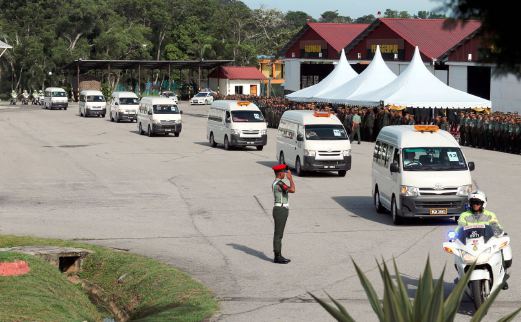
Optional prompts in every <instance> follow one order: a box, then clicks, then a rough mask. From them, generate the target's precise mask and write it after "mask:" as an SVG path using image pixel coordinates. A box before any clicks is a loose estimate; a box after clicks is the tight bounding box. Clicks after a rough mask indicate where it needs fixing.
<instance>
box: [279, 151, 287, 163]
mask: <svg viewBox="0 0 521 322" xmlns="http://www.w3.org/2000/svg"><path fill="white" fill-rule="evenodd" d="M279 163H280V164H286V160H284V152H282V151H280V154H279Z"/></svg>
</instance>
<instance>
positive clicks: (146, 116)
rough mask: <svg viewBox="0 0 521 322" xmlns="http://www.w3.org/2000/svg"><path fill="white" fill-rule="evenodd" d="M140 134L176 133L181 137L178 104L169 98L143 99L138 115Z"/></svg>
mask: <svg viewBox="0 0 521 322" xmlns="http://www.w3.org/2000/svg"><path fill="white" fill-rule="evenodd" d="M137 124H138V131H139V134H145V133H146V134H147V135H148V136H154V135H155V134H165V135H168V134H170V133H174V136H179V134H180V133H181V129H182V123H181V112H180V111H179V108H178V107H177V104H175V103H174V101H173V100H171V99H170V98H167V97H143V98H142V99H141V102H140V103H139V110H138V114H137Z"/></svg>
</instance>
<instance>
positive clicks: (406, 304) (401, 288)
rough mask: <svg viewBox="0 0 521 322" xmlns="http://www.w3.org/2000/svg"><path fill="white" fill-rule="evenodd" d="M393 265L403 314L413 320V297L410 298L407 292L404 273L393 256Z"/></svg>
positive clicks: (407, 318) (408, 319)
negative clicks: (403, 277) (401, 272)
mask: <svg viewBox="0 0 521 322" xmlns="http://www.w3.org/2000/svg"><path fill="white" fill-rule="evenodd" d="M393 266H394V275H395V276H396V283H397V284H398V294H397V296H398V298H399V299H400V302H401V306H402V307H403V315H404V316H405V319H406V320H407V321H411V320H413V306H412V302H411V299H410V298H409V293H408V292H407V287H406V286H405V284H404V283H403V280H402V275H401V274H400V271H399V270H398V266H397V265H396V260H395V259H394V258H393Z"/></svg>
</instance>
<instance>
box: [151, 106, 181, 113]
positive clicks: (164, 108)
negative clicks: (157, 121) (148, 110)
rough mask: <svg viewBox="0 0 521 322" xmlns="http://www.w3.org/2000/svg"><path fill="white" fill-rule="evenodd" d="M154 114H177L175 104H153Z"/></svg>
mask: <svg viewBox="0 0 521 322" xmlns="http://www.w3.org/2000/svg"><path fill="white" fill-rule="evenodd" d="M154 114H179V109H178V108H177V106H176V105H154Z"/></svg>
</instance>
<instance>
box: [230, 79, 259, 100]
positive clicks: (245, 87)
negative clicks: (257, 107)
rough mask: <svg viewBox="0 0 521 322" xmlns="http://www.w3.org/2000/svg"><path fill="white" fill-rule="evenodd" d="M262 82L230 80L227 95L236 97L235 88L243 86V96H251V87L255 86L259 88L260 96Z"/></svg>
mask: <svg viewBox="0 0 521 322" xmlns="http://www.w3.org/2000/svg"><path fill="white" fill-rule="evenodd" d="M260 84H261V83H260V81H259V80H243V79H234V80H228V84H227V94H228V95H234V94H236V93H235V86H242V94H243V95H250V86H251V85H255V86H257V96H260V91H261V87H260Z"/></svg>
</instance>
